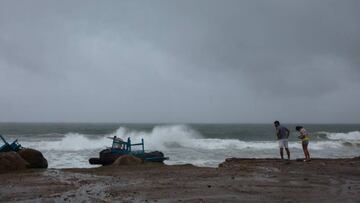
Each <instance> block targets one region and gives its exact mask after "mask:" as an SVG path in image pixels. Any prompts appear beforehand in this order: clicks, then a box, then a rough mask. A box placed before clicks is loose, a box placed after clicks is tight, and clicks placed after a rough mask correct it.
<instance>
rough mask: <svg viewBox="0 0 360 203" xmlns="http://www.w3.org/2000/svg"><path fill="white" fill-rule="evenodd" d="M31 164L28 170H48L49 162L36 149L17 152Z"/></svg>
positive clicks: (24, 149)
mask: <svg viewBox="0 0 360 203" xmlns="http://www.w3.org/2000/svg"><path fill="white" fill-rule="evenodd" d="M17 153H18V154H19V155H20V156H21V157H22V158H23V159H24V160H25V161H27V162H28V163H29V165H28V168H47V167H48V162H47V160H46V159H45V158H44V156H43V154H42V153H41V152H39V151H37V150H35V149H30V148H23V149H21V150H19V151H18V152H17Z"/></svg>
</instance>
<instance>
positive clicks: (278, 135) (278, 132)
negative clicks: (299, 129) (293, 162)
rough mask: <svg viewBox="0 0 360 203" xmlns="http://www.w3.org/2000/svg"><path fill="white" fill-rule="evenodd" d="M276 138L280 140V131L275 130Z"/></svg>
mask: <svg viewBox="0 0 360 203" xmlns="http://www.w3.org/2000/svg"><path fill="white" fill-rule="evenodd" d="M276 137H277V139H280V129H279V128H276Z"/></svg>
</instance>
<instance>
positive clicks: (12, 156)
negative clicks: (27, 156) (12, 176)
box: [0, 152, 29, 171]
mask: <svg viewBox="0 0 360 203" xmlns="http://www.w3.org/2000/svg"><path fill="white" fill-rule="evenodd" d="M28 165H29V164H28V163H27V162H26V161H25V160H24V159H23V158H21V156H20V155H19V154H18V153H16V152H1V153H0V171H13V170H21V169H26V168H27V166H28Z"/></svg>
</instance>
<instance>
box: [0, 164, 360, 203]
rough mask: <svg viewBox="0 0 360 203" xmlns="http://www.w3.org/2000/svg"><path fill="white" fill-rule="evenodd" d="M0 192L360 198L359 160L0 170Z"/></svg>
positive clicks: (136, 198) (122, 197)
mask: <svg viewBox="0 0 360 203" xmlns="http://www.w3.org/2000/svg"><path fill="white" fill-rule="evenodd" d="M0 192H1V193H0V201H1V202H360V158H354V159H315V160H312V161H311V162H306V163H305V162H300V161H296V160H292V161H290V162H286V161H281V160H278V159H235V158H233V159H227V161H225V162H224V163H222V164H220V165H219V167H218V168H206V167H195V166H192V165H177V166H166V165H159V164H144V165H140V166H117V167H112V166H108V167H99V168H91V169H47V170H25V171H20V172H19V171H17V172H15V171H14V172H10V173H9V172H8V173H1V174H0Z"/></svg>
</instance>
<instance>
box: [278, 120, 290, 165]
mask: <svg viewBox="0 0 360 203" xmlns="http://www.w3.org/2000/svg"><path fill="white" fill-rule="evenodd" d="M274 126H275V128H276V136H277V139H278V141H279V148H280V156H281V159H284V148H285V150H286V153H287V156H288V160H290V151H289V147H288V138H289V135H290V130H289V129H287V128H286V127H284V126H281V125H280V122H279V121H275V122H274Z"/></svg>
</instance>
